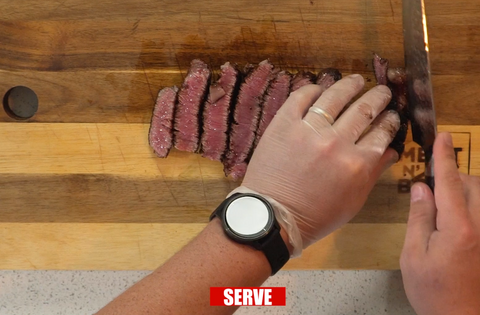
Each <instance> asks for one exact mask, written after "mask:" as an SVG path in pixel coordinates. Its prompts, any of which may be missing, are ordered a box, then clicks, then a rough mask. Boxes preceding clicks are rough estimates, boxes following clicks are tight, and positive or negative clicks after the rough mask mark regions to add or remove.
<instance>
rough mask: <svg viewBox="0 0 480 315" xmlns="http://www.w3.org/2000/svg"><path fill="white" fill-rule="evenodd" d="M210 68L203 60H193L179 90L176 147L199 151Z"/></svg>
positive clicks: (176, 116)
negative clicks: (202, 114)
mask: <svg viewBox="0 0 480 315" xmlns="http://www.w3.org/2000/svg"><path fill="white" fill-rule="evenodd" d="M210 76H211V73H210V70H209V69H208V66H207V65H206V64H205V63H204V62H203V61H201V60H198V59H195V60H193V61H192V63H191V66H190V70H189V71H188V74H187V76H186V78H185V80H184V82H183V84H182V87H181V88H180V91H179V92H178V104H177V108H176V110H175V120H174V125H173V127H174V136H175V148H177V149H178V150H181V151H188V152H197V151H198V146H199V145H198V144H199V139H200V132H201V122H200V121H201V117H200V115H201V113H202V110H203V105H204V103H205V98H206V95H207V92H208V87H209V84H210Z"/></svg>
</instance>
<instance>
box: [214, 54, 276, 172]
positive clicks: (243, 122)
mask: <svg viewBox="0 0 480 315" xmlns="http://www.w3.org/2000/svg"><path fill="white" fill-rule="evenodd" d="M272 72H273V65H272V64H271V63H270V62H269V61H268V60H264V61H262V62H260V64H259V65H258V66H257V67H256V68H255V69H254V70H252V71H251V72H250V73H249V74H248V76H247V77H246V78H245V81H244V82H243V83H242V85H241V86H240V91H239V94H238V99H237V104H236V106H235V110H234V113H233V122H232V127H231V130H230V140H229V146H228V152H227V154H226V157H225V159H224V161H223V164H224V171H225V175H226V176H229V175H230V176H231V177H232V178H233V179H234V180H237V179H240V178H242V177H243V176H244V175H245V171H246V169H247V162H248V159H249V157H250V153H251V151H252V147H253V142H254V140H255V132H256V130H257V127H258V121H259V117H260V112H261V104H262V102H263V96H264V94H265V91H266V90H267V87H268V85H269V83H270V80H272Z"/></svg>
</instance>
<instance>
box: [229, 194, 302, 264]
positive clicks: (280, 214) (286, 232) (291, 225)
mask: <svg viewBox="0 0 480 315" xmlns="http://www.w3.org/2000/svg"><path fill="white" fill-rule="evenodd" d="M235 193H250V194H256V195H259V196H262V197H263V198H265V199H266V200H267V201H268V202H269V203H270V204H271V206H272V207H273V210H274V213H275V218H276V220H277V222H278V224H279V225H280V227H281V229H280V235H281V236H282V239H283V241H284V243H285V245H286V246H287V248H288V251H289V253H290V258H295V257H300V256H301V254H302V250H303V240H302V235H301V234H300V229H299V228H298V226H297V223H296V221H295V218H294V216H293V215H292V213H291V212H290V211H289V210H288V208H286V207H285V206H283V205H282V204H281V203H279V202H278V201H276V200H275V199H273V198H271V197H270V196H266V195H264V194H261V193H258V192H256V191H254V190H252V189H250V188H247V187H245V186H240V187H238V188H236V189H234V190H233V191H232V192H231V193H230V194H229V195H228V196H227V197H230V196H231V195H233V194H235Z"/></svg>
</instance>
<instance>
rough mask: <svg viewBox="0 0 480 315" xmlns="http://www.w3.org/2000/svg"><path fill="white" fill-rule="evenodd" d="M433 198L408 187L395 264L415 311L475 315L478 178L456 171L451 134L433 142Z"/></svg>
mask: <svg viewBox="0 0 480 315" xmlns="http://www.w3.org/2000/svg"><path fill="white" fill-rule="evenodd" d="M433 151H434V153H433V154H434V156H435V165H434V168H435V169H434V172H435V181H436V182H435V185H436V187H435V196H434V195H433V194H432V192H431V191H430V189H429V188H428V187H427V186H426V185H425V184H423V183H418V184H415V185H414V186H413V187H412V195H411V206H410V217H409V219H408V226H407V235H406V238H405V245H404V248H403V252H402V256H401V260H400V265H401V269H402V275H403V281H404V284H405V290H406V293H407V296H408V299H409V300H410V303H411V304H412V306H413V308H414V309H415V311H416V312H417V314H418V315H432V314H435V315H443V314H462V315H469V314H480V179H479V178H478V177H474V176H468V175H464V174H460V173H459V172H458V170H457V164H456V161H455V154H454V150H453V144H452V138H451V136H450V135H449V134H446V133H443V134H440V135H439V136H438V138H437V139H436V142H435V145H434V149H433Z"/></svg>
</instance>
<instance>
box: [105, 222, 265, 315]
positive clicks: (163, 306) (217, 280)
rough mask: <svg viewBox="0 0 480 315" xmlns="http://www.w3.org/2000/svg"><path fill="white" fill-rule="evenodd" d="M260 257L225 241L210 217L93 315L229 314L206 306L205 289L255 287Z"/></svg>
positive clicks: (260, 270) (261, 278)
mask: <svg viewBox="0 0 480 315" xmlns="http://www.w3.org/2000/svg"><path fill="white" fill-rule="evenodd" d="M270 273H271V269H270V265H269V263H268V261H267V259H266V257H265V255H264V254H263V253H262V252H260V251H257V250H255V249H253V248H251V247H249V246H245V245H241V244H238V243H235V242H233V241H231V240H230V239H228V238H227V237H226V236H225V234H224V232H223V230H222V227H221V224H220V221H219V220H218V219H214V220H213V221H212V222H210V223H209V224H208V225H207V227H206V228H205V229H204V230H203V231H202V232H201V233H200V234H199V235H198V236H197V237H196V238H195V239H194V240H193V241H192V242H190V243H189V244H188V245H187V246H185V247H184V248H183V249H182V250H181V251H179V252H178V253H177V254H176V255H174V256H173V257H172V258H171V259H170V260H169V261H167V262H166V263H165V264H164V265H163V266H161V267H160V268H158V269H157V270H155V271H154V272H153V273H152V274H151V275H149V276H147V277H146V278H144V279H143V280H141V281H140V282H138V283H137V284H136V285H134V286H133V287H131V288H130V289H129V290H127V291H126V292H125V293H123V294H122V295H120V296H119V297H118V298H116V299H115V300H114V301H113V302H111V303H110V304H109V305H107V306H106V307H105V308H104V309H102V310H101V311H100V312H99V313H98V314H102V315H105V314H116V315H118V314H212V315H215V314H232V313H233V312H234V311H235V310H236V308H234V307H210V306H209V301H210V287H222V286H223V287H227V286H259V285H261V284H262V283H263V282H264V281H265V280H266V279H267V278H268V277H269V275H270Z"/></svg>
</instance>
